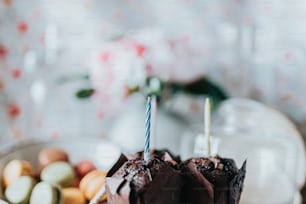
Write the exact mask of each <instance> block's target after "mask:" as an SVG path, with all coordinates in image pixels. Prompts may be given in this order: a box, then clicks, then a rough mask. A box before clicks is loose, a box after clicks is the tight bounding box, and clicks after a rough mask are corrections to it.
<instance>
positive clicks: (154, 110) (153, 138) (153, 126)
mask: <svg viewBox="0 0 306 204" xmlns="http://www.w3.org/2000/svg"><path fill="white" fill-rule="evenodd" d="M151 101H152V102H151V125H150V126H151V134H150V135H151V147H152V148H155V145H156V144H155V143H156V113H157V100H156V96H155V95H153V96H152V100H151Z"/></svg>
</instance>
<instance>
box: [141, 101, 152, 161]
mask: <svg viewBox="0 0 306 204" xmlns="http://www.w3.org/2000/svg"><path fill="white" fill-rule="evenodd" d="M145 125H146V132H145V133H146V135H145V146H144V154H143V155H144V160H145V161H146V162H147V161H148V160H149V158H150V134H151V132H150V131H151V97H150V96H149V97H148V99H147V105H146V124H145Z"/></svg>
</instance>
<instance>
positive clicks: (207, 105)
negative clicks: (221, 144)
mask: <svg viewBox="0 0 306 204" xmlns="http://www.w3.org/2000/svg"><path fill="white" fill-rule="evenodd" d="M204 136H205V138H206V139H207V154H208V156H210V153H211V148H210V100H209V98H206V100H205V111H204Z"/></svg>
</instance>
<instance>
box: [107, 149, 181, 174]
mask: <svg viewBox="0 0 306 204" xmlns="http://www.w3.org/2000/svg"><path fill="white" fill-rule="evenodd" d="M150 155H152V156H156V157H158V158H160V159H162V160H164V161H166V162H168V163H169V164H170V165H171V166H172V167H173V168H175V169H177V170H178V169H179V165H180V163H181V158H180V156H176V155H174V154H172V153H171V152H170V151H169V150H167V149H160V150H156V149H152V150H151V152H150ZM136 158H143V151H139V152H137V153H135V154H132V155H124V154H121V155H120V157H119V159H118V160H117V162H116V163H115V164H114V165H113V166H112V168H111V169H110V170H109V171H108V173H107V177H111V176H112V175H113V174H114V173H115V172H116V171H117V170H118V169H119V168H120V167H121V166H122V165H123V164H124V163H125V162H126V161H128V160H129V159H136Z"/></svg>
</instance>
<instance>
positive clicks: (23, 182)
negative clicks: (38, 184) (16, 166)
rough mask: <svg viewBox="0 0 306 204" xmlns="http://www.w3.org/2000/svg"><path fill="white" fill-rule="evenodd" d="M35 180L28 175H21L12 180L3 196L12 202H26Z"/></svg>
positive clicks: (23, 203)
mask: <svg viewBox="0 0 306 204" xmlns="http://www.w3.org/2000/svg"><path fill="white" fill-rule="evenodd" d="M34 185H35V180H34V179H33V178H32V177H30V176H21V177H19V178H18V179H17V180H15V181H13V182H12V183H11V184H10V185H9V186H8V187H7V188H6V190H5V192H4V194H5V198H6V199H7V201H9V202H10V203H12V204H26V203H28V202H29V199H30V195H31V192H32V189H33V187H34Z"/></svg>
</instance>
